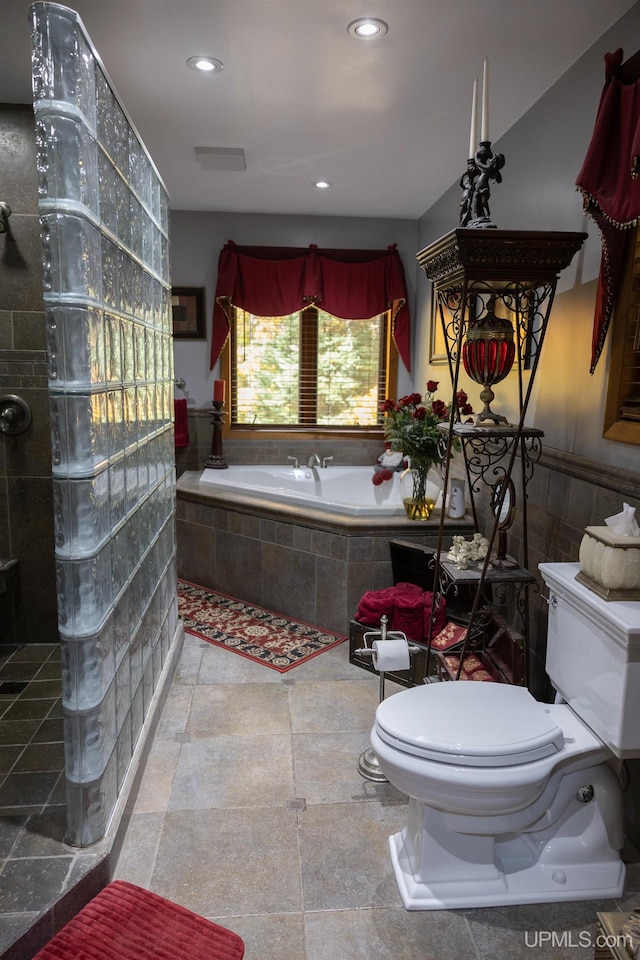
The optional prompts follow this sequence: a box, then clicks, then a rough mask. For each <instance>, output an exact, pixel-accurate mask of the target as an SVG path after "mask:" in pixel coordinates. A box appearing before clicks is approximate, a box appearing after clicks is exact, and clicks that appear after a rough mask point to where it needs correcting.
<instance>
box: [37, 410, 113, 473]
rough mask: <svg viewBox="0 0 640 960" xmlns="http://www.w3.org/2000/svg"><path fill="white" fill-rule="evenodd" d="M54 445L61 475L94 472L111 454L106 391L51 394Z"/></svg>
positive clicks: (57, 465)
mask: <svg viewBox="0 0 640 960" xmlns="http://www.w3.org/2000/svg"><path fill="white" fill-rule="evenodd" d="M49 409H50V414H51V447H52V460H53V466H54V468H57V472H58V473H59V474H65V475H77V474H83V473H84V474H87V473H93V472H94V471H95V470H96V469H98V468H99V467H100V466H102V465H103V464H104V463H105V462H106V460H107V458H108V454H109V444H108V431H107V403H106V394H105V393H104V392H103V391H101V392H98V393H91V394H60V395H58V394H51V395H50V398H49Z"/></svg>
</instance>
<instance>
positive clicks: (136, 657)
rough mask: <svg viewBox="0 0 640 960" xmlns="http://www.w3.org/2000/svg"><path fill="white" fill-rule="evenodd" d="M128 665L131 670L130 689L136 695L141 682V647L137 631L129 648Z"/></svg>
mask: <svg viewBox="0 0 640 960" xmlns="http://www.w3.org/2000/svg"><path fill="white" fill-rule="evenodd" d="M129 664H130V668H131V689H132V690H134V691H136V693H137V691H138V687H139V685H140V681H141V680H142V645H141V643H140V639H139V637H138V633H137V631H136V634H135V636H134V637H133V639H132V641H131V645H130V647H129Z"/></svg>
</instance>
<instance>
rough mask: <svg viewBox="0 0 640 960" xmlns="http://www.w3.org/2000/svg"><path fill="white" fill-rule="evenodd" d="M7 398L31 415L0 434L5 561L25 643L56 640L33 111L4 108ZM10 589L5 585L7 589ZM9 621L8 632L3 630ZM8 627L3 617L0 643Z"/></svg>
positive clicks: (0, 124)
mask: <svg viewBox="0 0 640 960" xmlns="http://www.w3.org/2000/svg"><path fill="white" fill-rule="evenodd" d="M0 183H1V184H2V196H1V197H0V199H1V200H3V201H5V202H6V203H8V204H9V206H10V207H11V211H12V212H11V216H10V218H9V220H8V230H7V232H6V233H2V234H0V396H3V395H5V394H17V395H18V396H20V397H21V398H22V399H23V400H25V401H26V402H27V403H28V404H29V406H30V408H31V413H32V418H33V419H32V422H31V426H30V427H29V429H28V430H27V431H26V433H23V434H20V435H18V436H15V437H12V436H6V435H5V434H2V433H0V560H9V559H13V558H15V559H17V560H18V561H19V580H20V585H21V593H22V602H21V604H20V607H19V612H18V626H19V640H20V641H21V642H23V643H35V642H40V643H42V642H44V643H50V642H57V638H58V632H57V611H56V593H55V560H54V540H53V500H52V484H51V449H50V433H49V401H48V391H47V358H46V340H45V318H44V305H43V300H42V275H41V273H42V266H41V254H40V232H39V224H38V194H37V173H36V150H35V141H34V120H33V111H32V109H31V107H30V106H15V105H12V104H0ZM2 588H3V584H1V583H0V592H1V591H2ZM3 624H4V628H3ZM3 629H4V631H5V633H6V632H7V631H8V629H9V625H8V621H7V619H6V618H0V642H2V641H3V640H6V639H9V638H8V637H5V636H3V634H2V631H3Z"/></svg>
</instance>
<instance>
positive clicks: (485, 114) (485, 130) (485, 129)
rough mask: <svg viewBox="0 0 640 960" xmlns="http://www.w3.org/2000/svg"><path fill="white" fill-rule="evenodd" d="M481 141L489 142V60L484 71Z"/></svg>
mask: <svg viewBox="0 0 640 960" xmlns="http://www.w3.org/2000/svg"><path fill="white" fill-rule="evenodd" d="M480 140H483V141H485V142H488V140H489V58H488V57H485V58H484V67H483V70H482V122H481V125H480Z"/></svg>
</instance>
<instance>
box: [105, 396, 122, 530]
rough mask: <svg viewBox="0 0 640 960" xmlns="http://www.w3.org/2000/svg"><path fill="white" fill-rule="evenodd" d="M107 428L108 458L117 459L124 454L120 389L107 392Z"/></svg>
mask: <svg viewBox="0 0 640 960" xmlns="http://www.w3.org/2000/svg"><path fill="white" fill-rule="evenodd" d="M107 426H108V431H109V447H108V449H109V457H110V458H113V457H117V456H118V455H119V454H121V453H123V452H124V448H125V428H124V403H123V399H122V388H120V387H114V388H113V389H112V390H107ZM115 523H117V521H114V522H113V525H115Z"/></svg>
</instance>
